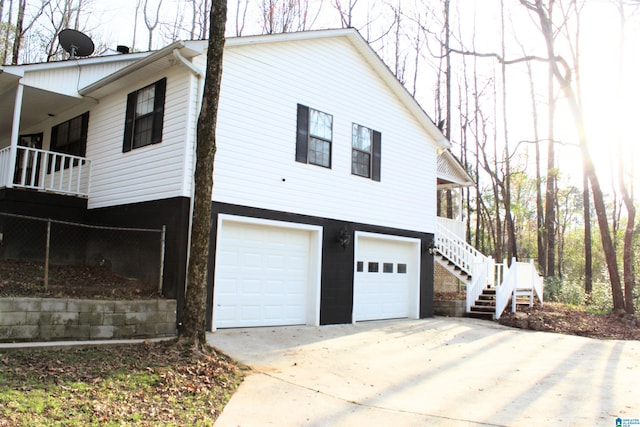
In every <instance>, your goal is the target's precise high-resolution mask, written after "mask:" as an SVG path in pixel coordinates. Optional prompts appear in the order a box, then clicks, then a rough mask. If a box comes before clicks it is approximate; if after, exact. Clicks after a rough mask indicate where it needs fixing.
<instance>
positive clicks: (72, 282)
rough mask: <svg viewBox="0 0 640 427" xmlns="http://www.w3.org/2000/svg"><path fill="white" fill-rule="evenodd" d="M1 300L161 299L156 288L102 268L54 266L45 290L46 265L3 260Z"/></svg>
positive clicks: (155, 285)
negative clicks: (46, 298)
mask: <svg viewBox="0 0 640 427" xmlns="http://www.w3.org/2000/svg"><path fill="white" fill-rule="evenodd" d="M0 297H48V298H80V299H91V298H99V299H149V298H161V297H162V295H160V294H158V286H157V284H149V283H145V282H143V281H142V280H139V279H134V278H128V277H123V276H121V275H119V274H116V273H114V272H113V271H111V270H109V269H108V268H106V267H100V266H73V265H52V266H50V267H49V285H48V287H47V289H45V287H44V265H43V263H39V262H34V261H25V260H0Z"/></svg>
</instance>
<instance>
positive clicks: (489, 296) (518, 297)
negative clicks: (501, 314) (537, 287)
mask: <svg viewBox="0 0 640 427" xmlns="http://www.w3.org/2000/svg"><path fill="white" fill-rule="evenodd" d="M515 302H516V307H525V306H527V307H532V306H533V305H534V304H535V303H536V298H535V296H534V295H533V293H531V291H526V292H524V291H522V292H519V291H518V290H516V291H515ZM512 305H513V299H512V300H511V301H510V302H509V304H508V305H507V308H510V307H511V306H512ZM467 317H473V318H476V319H486V320H496V289H495V288H485V289H483V290H482V293H481V294H480V295H479V296H478V299H477V300H476V301H475V303H474V304H473V305H472V306H471V310H470V311H469V312H467Z"/></svg>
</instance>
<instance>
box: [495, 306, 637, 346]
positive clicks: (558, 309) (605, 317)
mask: <svg viewBox="0 0 640 427" xmlns="http://www.w3.org/2000/svg"><path fill="white" fill-rule="evenodd" d="M500 323H501V324H503V325H506V326H512V327H517V328H522V329H533V330H538V331H547V332H556V333H561V334H570V335H580V336H583V337H590V338H599V339H618V340H637V339H640V319H639V318H637V317H635V316H633V315H629V314H615V313H612V314H600V313H590V312H588V311H586V309H584V308H581V307H569V306H566V305H564V304H558V303H545V304H544V306H539V305H536V306H534V307H533V308H529V307H527V308H524V309H523V308H521V307H518V311H517V312H516V313H511V312H505V313H504V314H503V315H502V316H501V317H500Z"/></svg>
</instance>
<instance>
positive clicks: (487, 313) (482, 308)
mask: <svg viewBox="0 0 640 427" xmlns="http://www.w3.org/2000/svg"><path fill="white" fill-rule="evenodd" d="M467 316H468V317H474V318H476V319H486V320H495V318H496V289H495V288H484V289H483V290H482V293H481V294H480V295H479V296H478V299H477V300H476V301H475V302H474V303H473V305H472V306H471V310H470V311H469V312H467Z"/></svg>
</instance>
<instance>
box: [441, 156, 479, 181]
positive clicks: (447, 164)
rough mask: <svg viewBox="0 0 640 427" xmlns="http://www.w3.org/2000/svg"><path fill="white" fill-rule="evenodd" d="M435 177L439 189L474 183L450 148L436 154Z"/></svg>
mask: <svg viewBox="0 0 640 427" xmlns="http://www.w3.org/2000/svg"><path fill="white" fill-rule="evenodd" d="M437 178H438V184H437V185H438V189H439V190H441V189H446V188H457V187H470V186H472V185H474V184H475V183H474V181H473V178H471V176H469V174H468V173H467V171H466V170H465V169H464V167H463V166H462V164H461V163H460V161H459V160H458V158H457V157H456V156H454V155H453V153H452V152H451V150H444V151H442V152H441V153H440V154H439V155H438V169H437Z"/></svg>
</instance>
